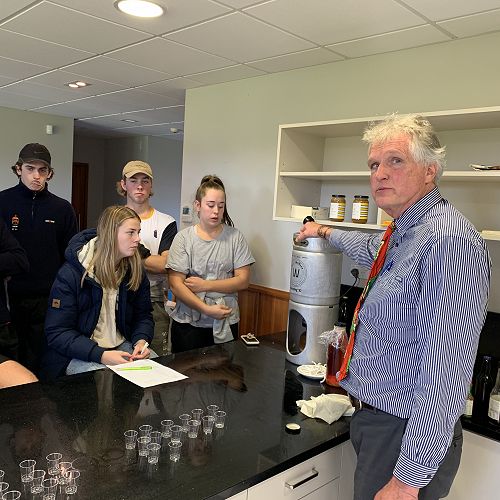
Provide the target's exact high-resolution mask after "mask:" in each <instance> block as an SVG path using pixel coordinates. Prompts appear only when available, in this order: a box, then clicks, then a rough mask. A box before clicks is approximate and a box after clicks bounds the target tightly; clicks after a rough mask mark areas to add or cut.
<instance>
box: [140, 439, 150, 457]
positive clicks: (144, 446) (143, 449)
mask: <svg viewBox="0 0 500 500" xmlns="http://www.w3.org/2000/svg"><path fill="white" fill-rule="evenodd" d="M149 443H151V438H150V437H149V436H141V437H138V438H137V447H138V448H139V456H140V457H147V456H148V444H149Z"/></svg>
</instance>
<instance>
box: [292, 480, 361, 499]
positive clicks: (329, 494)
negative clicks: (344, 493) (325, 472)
mask: <svg viewBox="0 0 500 500" xmlns="http://www.w3.org/2000/svg"><path fill="white" fill-rule="evenodd" d="M339 481H340V480H339V479H334V480H333V481H330V482H329V483H326V484H325V485H324V486H321V488H318V489H317V490H314V491H313V492H311V493H309V495H306V496H305V497H302V500H340V499H339V495H338V491H339ZM351 498H352V497H351Z"/></svg>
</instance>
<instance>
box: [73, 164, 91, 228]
mask: <svg viewBox="0 0 500 500" xmlns="http://www.w3.org/2000/svg"><path fill="white" fill-rule="evenodd" d="M88 190H89V164H88V163H79V162H74V163H73V181H72V186H71V204H72V205H73V208H74V209H75V212H76V218H77V220H78V227H79V228H80V231H81V230H82V229H86V228H87V204H88Z"/></svg>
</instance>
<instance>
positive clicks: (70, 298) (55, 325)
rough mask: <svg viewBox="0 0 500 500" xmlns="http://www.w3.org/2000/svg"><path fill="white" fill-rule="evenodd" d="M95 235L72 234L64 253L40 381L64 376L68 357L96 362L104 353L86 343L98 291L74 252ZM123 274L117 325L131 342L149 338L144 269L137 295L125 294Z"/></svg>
mask: <svg viewBox="0 0 500 500" xmlns="http://www.w3.org/2000/svg"><path fill="white" fill-rule="evenodd" d="M95 236H96V230H95V229H86V230H85V231H82V232H81V233H78V234H77V235H75V236H74V237H73V238H72V239H71V241H70V242H69V245H68V248H67V249H66V253H65V257H66V262H65V263H64V264H63V266H62V267H61V269H60V270H59V272H58V273H57V276H56V279H55V281H54V284H53V285H52V290H51V291H50V296H49V304H48V309H47V316H46V319H45V334H46V336H47V344H48V349H47V352H46V353H45V355H44V356H43V359H42V369H41V377H42V378H45V379H53V378H55V377H58V376H60V375H64V373H65V371H66V367H67V365H68V363H69V362H70V361H71V359H73V358H77V359H81V360H83V361H95V362H97V363H100V362H101V356H102V354H103V353H104V352H105V351H106V349H104V348H102V347H99V346H98V345H97V343H96V342H94V341H93V340H91V338H90V337H91V336H92V333H93V332H94V329H95V327H96V325H97V321H98V319H99V313H100V310H101V303H102V295H103V294H102V287H101V285H99V284H98V283H97V282H96V281H95V280H94V279H92V278H91V277H90V276H88V275H87V276H86V277H85V279H84V280H83V284H82V283H81V281H82V276H83V274H84V272H85V269H84V268H83V266H82V264H81V263H80V261H79V260H78V255H77V253H78V251H79V250H80V249H81V248H82V247H83V246H84V245H85V244H86V243H87V242H88V241H89V240H91V239H92V238H94V237H95ZM128 279H129V276H128V274H127V275H126V276H125V278H124V279H123V280H122V283H121V284H120V288H119V290H118V307H117V310H116V326H117V328H118V330H119V331H120V333H121V334H122V335H123V336H124V337H125V338H126V339H127V340H129V341H130V342H132V344H135V343H136V342H137V341H138V340H141V339H144V340H146V341H147V342H150V343H151V340H152V338H153V328H154V323H153V316H152V306H151V299H150V294H149V280H148V278H147V276H146V273H145V272H144V271H143V276H142V282H141V285H140V286H139V288H138V290H137V291H135V292H134V291H132V290H128V288H127V284H128Z"/></svg>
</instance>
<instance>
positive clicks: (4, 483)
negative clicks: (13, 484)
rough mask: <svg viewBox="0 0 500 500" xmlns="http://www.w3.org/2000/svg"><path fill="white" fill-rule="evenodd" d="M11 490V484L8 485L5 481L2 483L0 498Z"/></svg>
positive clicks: (0, 483)
mask: <svg viewBox="0 0 500 500" xmlns="http://www.w3.org/2000/svg"><path fill="white" fill-rule="evenodd" d="M8 489H9V483H6V482H5V481H0V498H2V495H3V494H4V493H5V492H6V491H7V490H8Z"/></svg>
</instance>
